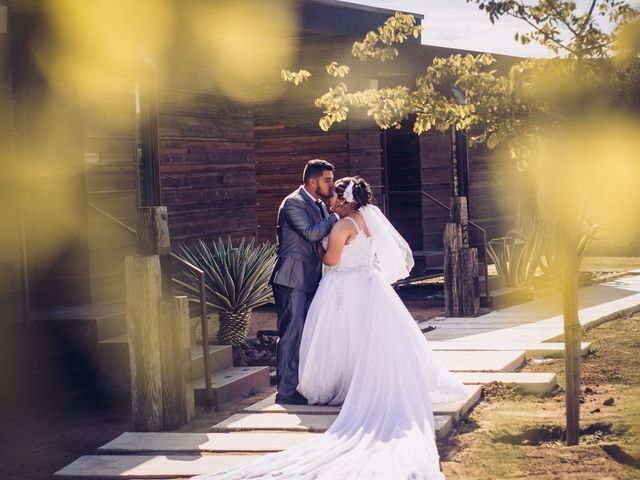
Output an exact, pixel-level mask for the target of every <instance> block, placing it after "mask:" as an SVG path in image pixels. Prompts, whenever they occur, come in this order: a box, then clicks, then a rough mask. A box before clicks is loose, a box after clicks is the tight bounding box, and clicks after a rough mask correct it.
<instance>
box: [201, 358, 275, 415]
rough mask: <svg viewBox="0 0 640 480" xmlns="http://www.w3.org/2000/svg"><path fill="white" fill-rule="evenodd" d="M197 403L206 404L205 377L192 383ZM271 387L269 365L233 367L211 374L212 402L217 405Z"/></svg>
mask: <svg viewBox="0 0 640 480" xmlns="http://www.w3.org/2000/svg"><path fill="white" fill-rule="evenodd" d="M192 385H193V393H194V395H195V401H196V404H201V405H202V404H206V402H207V398H206V390H205V382H204V378H200V379H198V380H196V381H194V382H193V383H192ZM267 387H269V367H231V368H226V369H224V370H221V371H219V372H216V373H214V374H213V375H211V398H210V400H211V403H212V405H215V406H216V407H219V406H220V405H222V404H225V403H228V402H231V401H233V400H237V399H239V398H245V397H249V396H252V395H255V394H256V393H258V392H260V391H262V390H264V389H265V388H267Z"/></svg>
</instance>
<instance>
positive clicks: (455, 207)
mask: <svg viewBox="0 0 640 480" xmlns="http://www.w3.org/2000/svg"><path fill="white" fill-rule="evenodd" d="M449 205H450V210H449V212H450V213H449V216H450V218H451V222H452V223H457V224H458V225H460V226H461V227H462V245H461V247H463V248H469V209H468V208H467V197H453V198H451V201H450V202H449Z"/></svg>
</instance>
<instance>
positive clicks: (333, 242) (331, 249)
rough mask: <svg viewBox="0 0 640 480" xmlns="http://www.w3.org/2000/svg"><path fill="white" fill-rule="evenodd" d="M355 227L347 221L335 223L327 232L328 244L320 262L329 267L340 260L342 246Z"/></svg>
mask: <svg viewBox="0 0 640 480" xmlns="http://www.w3.org/2000/svg"><path fill="white" fill-rule="evenodd" d="M354 231H355V228H354V227H353V224H352V223H351V222H349V221H345V220H340V221H339V222H338V223H336V224H335V226H334V227H333V230H331V233H330V234H329V246H328V247H327V251H326V252H325V254H324V256H323V257H322V263H324V264H325V265H328V266H330V267H332V266H334V265H335V264H337V263H338V260H340V255H341V254H342V249H343V248H344V246H345V244H346V243H347V240H349V237H352V236H353V234H354Z"/></svg>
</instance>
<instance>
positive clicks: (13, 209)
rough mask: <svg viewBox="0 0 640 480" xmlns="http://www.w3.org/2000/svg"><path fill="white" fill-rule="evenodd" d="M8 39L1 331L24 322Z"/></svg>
mask: <svg viewBox="0 0 640 480" xmlns="http://www.w3.org/2000/svg"><path fill="white" fill-rule="evenodd" d="M10 65H11V56H10V43H9V35H8V34H5V33H0V171H2V172H3V174H2V177H3V178H2V181H3V182H4V181H8V184H5V185H4V187H3V188H2V193H0V215H1V216H2V228H0V327H3V326H6V325H12V324H16V323H19V322H21V321H23V320H25V311H24V305H23V289H22V273H21V265H22V256H21V240H22V235H21V228H20V210H19V209H18V208H17V204H16V200H17V199H16V195H17V189H18V185H17V178H16V176H17V175H16V176H14V166H13V165H12V164H13V162H14V161H15V154H16V151H15V138H16V135H17V132H16V125H15V118H14V103H15V98H14V95H13V75H12V74H13V71H12V69H11V68H10Z"/></svg>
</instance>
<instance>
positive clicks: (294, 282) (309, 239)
mask: <svg viewBox="0 0 640 480" xmlns="http://www.w3.org/2000/svg"><path fill="white" fill-rule="evenodd" d="M337 221H338V219H337V218H336V216H335V215H333V214H330V215H329V216H328V217H327V218H325V219H324V220H323V219H322V215H321V213H320V210H319V209H318V207H317V205H316V204H315V203H314V201H313V199H312V198H311V196H310V195H309V194H307V193H306V192H305V191H304V190H303V188H302V187H300V188H299V189H298V190H296V191H294V192H293V193H291V194H290V195H289V196H287V197H286V198H285V199H284V200H283V201H282V203H281V204H280V208H279V210H278V258H277V260H276V264H275V267H274V269H273V273H272V274H271V279H270V280H269V283H270V284H276V285H284V286H287V287H290V288H295V289H298V290H304V291H306V292H314V291H315V290H316V289H317V288H318V284H319V283H320V278H321V276H322V259H321V258H320V255H319V254H318V248H317V246H318V242H320V241H322V239H323V238H324V236H325V235H327V234H328V233H329V232H330V231H331V228H332V227H333V226H334V225H335V223H336V222H337Z"/></svg>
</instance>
